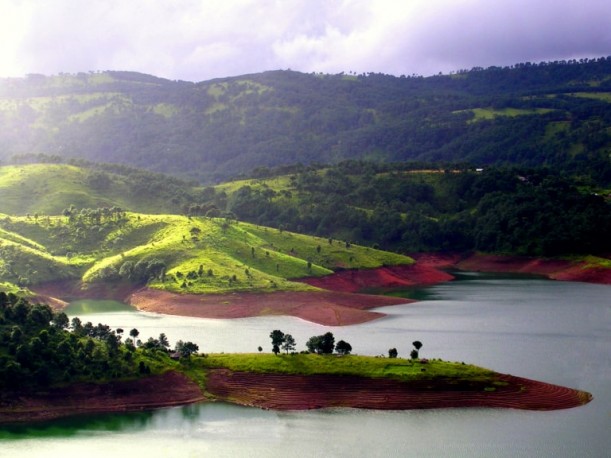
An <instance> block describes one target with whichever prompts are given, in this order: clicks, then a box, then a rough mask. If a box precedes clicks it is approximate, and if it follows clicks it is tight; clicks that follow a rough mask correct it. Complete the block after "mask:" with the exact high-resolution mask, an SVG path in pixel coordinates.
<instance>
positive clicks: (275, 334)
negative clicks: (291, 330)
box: [269, 329, 284, 353]
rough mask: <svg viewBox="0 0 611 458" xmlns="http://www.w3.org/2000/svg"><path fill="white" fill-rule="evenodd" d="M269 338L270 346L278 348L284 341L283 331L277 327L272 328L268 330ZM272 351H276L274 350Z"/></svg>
mask: <svg viewBox="0 0 611 458" xmlns="http://www.w3.org/2000/svg"><path fill="white" fill-rule="evenodd" d="M269 338H270V339H272V348H273V347H278V348H280V346H281V345H282V343H283V342H284V332H282V331H280V330H279V329H274V330H273V331H272V332H270V334H269ZM272 351H273V350H272ZM274 353H277V352H275V351H274Z"/></svg>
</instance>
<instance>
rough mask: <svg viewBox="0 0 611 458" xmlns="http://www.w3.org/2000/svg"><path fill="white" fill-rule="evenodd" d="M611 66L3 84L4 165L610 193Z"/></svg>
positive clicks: (111, 75)
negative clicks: (399, 172)
mask: <svg viewBox="0 0 611 458" xmlns="http://www.w3.org/2000/svg"><path fill="white" fill-rule="evenodd" d="M610 89H611V58H604V57H603V58H599V59H591V60H582V61H579V62H577V61H569V62H547V63H541V64H516V65H514V66H511V67H503V68H499V67H492V68H487V69H482V68H474V69H471V70H460V71H457V72H455V73H453V74H449V75H437V76H432V77H426V78H424V77H420V76H416V75H412V76H402V77H394V76H390V75H383V74H374V73H368V74H358V75H356V74H337V75H326V74H304V73H299V72H294V71H270V72H264V73H259V74H252V75H243V76H239V77H232V78H220V79H215V80H211V81H204V82H199V83H189V82H184V81H169V80H165V79H161V78H156V77H154V76H151V75H144V74H139V73H133V72H110V71H109V72H101V73H87V74H86V73H80V74H77V75H67V74H62V75H58V76H42V75H30V76H28V77H27V78H22V79H14V78H13V79H4V80H1V81H0V120H1V121H2V125H3V129H2V132H0V145H2V148H1V149H0V159H3V160H5V161H6V160H8V159H9V158H11V157H13V156H15V155H37V154H40V153H43V154H51V155H53V156H56V157H58V158H64V159H66V158H73V159H74V158H78V159H87V160H91V161H97V162H100V161H104V162H113V163H121V164H128V165H132V166H136V167H140V168H146V169H149V170H152V171H157V172H165V173H170V174H173V175H178V176H182V177H186V178H192V179H195V180H197V181H198V182H202V183H204V182H205V183H212V182H216V181H218V180H221V179H226V178H229V177H235V176H236V175H237V174H239V173H247V172H249V171H250V170H252V169H254V168H257V167H275V166H279V165H292V164H297V163H302V164H312V163H324V164H328V163H336V162H339V161H342V160H346V159H368V160H375V161H383V162H399V161H401V162H403V161H425V162H445V163H470V164H472V165H474V166H477V167H483V166H490V165H493V164H496V165H500V164H504V165H507V164H515V165H520V166H529V167H538V166H542V165H546V166H550V167H553V168H557V169H560V170H564V171H566V172H570V173H577V174H580V175H585V176H588V177H590V178H592V179H593V180H595V181H596V182H597V183H599V184H605V185H608V184H609V183H610V181H611V164H610V162H609V151H610V147H611V141H610V137H609V132H608V126H609V122H610V117H611V109H610V108H611V105H610V102H611V95H610V94H611V92H610Z"/></svg>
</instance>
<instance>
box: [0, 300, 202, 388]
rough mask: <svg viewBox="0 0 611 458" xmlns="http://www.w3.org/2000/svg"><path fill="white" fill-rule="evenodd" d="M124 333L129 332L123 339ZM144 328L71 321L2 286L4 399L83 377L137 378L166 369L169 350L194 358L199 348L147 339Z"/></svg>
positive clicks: (0, 324)
mask: <svg viewBox="0 0 611 458" xmlns="http://www.w3.org/2000/svg"><path fill="white" fill-rule="evenodd" d="M123 334H126V336H125V339H123V337H124V336H123ZM139 335H140V332H139V331H138V330H137V329H135V328H134V329H131V330H129V331H128V332H126V331H124V330H123V329H120V328H118V329H111V328H110V327H109V326H108V325H105V324H97V325H94V324H93V323H91V322H86V323H83V322H81V320H80V319H79V318H78V317H74V318H72V320H69V319H68V317H67V316H66V314H65V313H63V312H56V311H53V310H52V309H51V308H50V307H49V306H48V305H46V304H32V303H30V302H28V301H27V300H26V299H24V298H20V297H17V296H16V295H15V294H12V293H8V294H7V293H5V292H2V291H0V399H2V398H4V397H5V396H11V393H13V392H15V391H36V390H40V389H44V388H47V387H50V386H54V385H61V384H67V383H73V382H77V381H96V382H98V383H99V382H101V381H108V380H112V379H129V378H137V377H141V376H143V375H147V374H150V373H151V371H155V370H159V369H160V368H161V369H166V368H167V366H168V362H167V361H168V355H169V353H170V352H173V353H174V356H175V357H176V358H180V359H182V358H185V359H188V358H190V356H191V355H192V354H194V353H197V351H198V350H199V348H198V346H197V345H196V344H194V343H192V342H183V341H178V342H177V343H176V348H175V349H170V343H169V342H168V339H167V337H166V336H165V334H163V333H162V334H160V335H159V338H157V339H155V338H152V337H149V338H148V339H147V340H146V341H144V342H142V341H140V340H139V339H138V336H139Z"/></svg>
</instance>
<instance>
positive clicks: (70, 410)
mask: <svg viewBox="0 0 611 458" xmlns="http://www.w3.org/2000/svg"><path fill="white" fill-rule="evenodd" d="M496 375H497V380H498V381H499V382H501V383H500V384H497V385H495V387H494V390H493V391H490V390H488V389H486V388H487V386H486V384H484V383H483V382H469V381H453V380H446V379H441V380H419V381H412V382H403V381H400V380H394V379H387V378H384V379H373V378H366V377H358V376H340V375H308V376H301V375H285V374H272V373H266V374H260V373H252V372H232V371H230V370H228V369H212V370H210V371H209V373H208V375H207V377H206V391H207V393H208V394H207V395H204V394H202V391H201V390H200V388H199V387H198V385H197V384H196V383H195V382H193V381H192V380H190V379H189V378H187V377H186V376H184V375H182V374H180V373H178V372H167V373H165V374H163V375H157V376H150V377H147V378H144V379H139V380H134V381H123V382H110V383H107V384H103V385H99V384H93V383H77V384H74V385H71V386H68V387H63V388H55V389H51V390H49V391H47V392H45V393H34V394H28V395H22V396H17V397H16V398H14V399H12V400H11V401H10V403H7V402H6V401H5V402H4V403H0V424H18V423H32V422H42V421H51V420H55V419H59V418H64V417H72V416H78V415H92V414H103V413H125V412H138V411H145V410H154V409H159V408H165V407H174V406H182V405H188V404H193V403H199V402H217V401H221V402H229V403H233V404H238V405H243V406H248V407H258V408H263V409H273V410H308V409H322V408H337V407H346V408H359V409H377V410H410V409H440V408H456V407H479V408H482V407H486V408H512V409H525V410H559V409H569V408H573V407H578V406H581V405H584V404H587V403H588V402H590V401H591V400H592V395H591V394H590V393H587V392H585V391H580V390H575V389H572V388H566V387H562V386H558V385H552V384H549V383H544V382H538V381H535V380H529V379H525V378H521V377H515V376H512V375H507V374H496Z"/></svg>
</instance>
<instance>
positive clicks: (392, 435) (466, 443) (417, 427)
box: [0, 274, 611, 457]
mask: <svg viewBox="0 0 611 458" xmlns="http://www.w3.org/2000/svg"><path fill="white" fill-rule="evenodd" d="M610 291H611V289H610V288H609V287H608V286H601V285H589V284H581V283H569V282H552V281H546V280H540V279H530V278H529V279H525V278H504V277H494V276H490V275H481V274H461V275H460V277H459V280H458V281H455V282H451V283H446V284H443V285H438V286H434V287H430V288H426V289H424V290H421V291H418V292H417V294H419V295H421V297H425V300H423V301H422V302H418V303H415V304H410V305H404V306H394V307H385V308H382V309H380V310H381V311H384V312H385V313H387V314H388V317H386V318H383V319H381V320H377V321H374V322H370V323H366V324H362V325H357V326H349V327H338V328H327V327H323V326H319V325H315V324H312V323H308V322H306V321H302V320H299V319H295V318H281V317H263V318H249V319H239V320H207V319H194V318H181V317H172V316H165V315H155V314H146V313H139V312H135V311H134V310H133V309H132V308H130V307H128V306H124V305H120V304H116V303H114V304H112V305H111V304H108V303H106V304H99V303H91V302H90V303H82V302H80V303H76V304H73V305H72V306H71V308H70V309H69V310H68V312H69V314H71V315H78V316H80V318H81V319H82V320H83V321H84V322H85V321H92V322H93V323H94V324H97V323H98V322H101V323H107V324H109V325H111V326H113V327H122V328H123V329H125V331H126V333H127V332H128V331H129V329H131V328H133V327H136V328H137V329H138V330H139V331H140V338H141V339H143V340H145V339H146V338H148V337H149V336H153V337H157V336H158V335H159V333H160V332H165V333H166V334H167V336H168V338H169V339H170V342H171V343H174V342H175V341H176V340H178V339H182V340H192V341H194V342H196V343H198V345H199V346H200V350H201V351H204V352H221V351H225V352H234V351H236V352H237V351H239V352H252V351H256V348H257V346H259V345H261V346H263V347H264V348H265V350H266V351H269V350H270V348H269V347H270V342H269V337H268V335H269V333H270V331H271V330H272V329H281V330H283V331H284V332H288V333H291V334H292V335H293V336H294V337H295V338H296V340H297V343H298V348H299V349H301V348H303V347H304V343H305V341H306V340H307V338H308V337H310V336H311V335H314V334H321V333H323V332H326V331H327V330H330V331H332V332H333V333H334V334H335V336H336V340H339V339H344V340H346V341H348V342H350V343H351V344H352V347H353V348H354V352H356V353H360V354H369V355H377V354H386V353H387V351H388V349H389V348H391V347H396V348H397V349H398V351H399V356H407V355H408V354H409V351H410V349H411V342H412V341H413V340H416V339H417V340H420V341H422V342H423V344H424V346H423V348H422V350H421V355H422V356H425V357H430V358H436V357H439V358H443V359H447V360H455V361H466V362H471V363H474V364H478V365H481V366H486V367H490V368H493V369H495V370H497V371H499V372H506V373H511V374H515V375H520V376H525V377H529V378H534V379H538V380H542V381H547V382H551V383H556V384H561V385H566V386H570V387H574V388H579V389H583V390H586V391H589V392H591V393H593V395H594V400H593V401H592V402H591V403H590V404H588V405H586V406H583V407H580V408H576V409H569V410H562V411H554V412H525V411H512V410H503V409H442V410H428V411H403V412H378V411H363V410H354V409H341V410H337V409H336V410H333V409H332V410H324V411H310V412H270V411H263V410H258V409H251V408H244V407H238V406H231V405H225V404H214V405H212V404H202V405H195V406H187V407H183V408H174V409H166V410H161V411H157V412H152V413H138V414H129V415H106V416H96V417H87V418H79V419H76V420H63V421H57V422H52V423H48V424H43V425H34V426H30V427H15V428H4V429H0V456H8V457H13V456H14V457H46V456H64V457H67V456H80V455H83V456H88V457H97V456H100V457H102V456H104V457H108V456H116V455H120V456H145V455H146V456H147V457H191V456H193V457H200V456H204V455H206V454H207V455H209V456H231V457H236V456H238V457H239V456H250V457H258V456H262V457H263V456H265V457H276V456H279V457H280V456H282V457H286V456H322V455H323V454H324V455H326V456H351V457H353V456H363V457H365V456H461V457H468V456H469V457H471V456H476V457H480V456H481V457H489V456H506V457H516V456H522V457H531V456H550V457H551V456H562V457H563V456H567V457H572V456H579V457H605V456H609V450H611V296H610V294H609V293H610ZM412 293H413V292H412ZM423 295H424V296H423ZM100 306H101V307H102V308H103V309H104V310H107V312H100V311H99V308H100Z"/></svg>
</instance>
